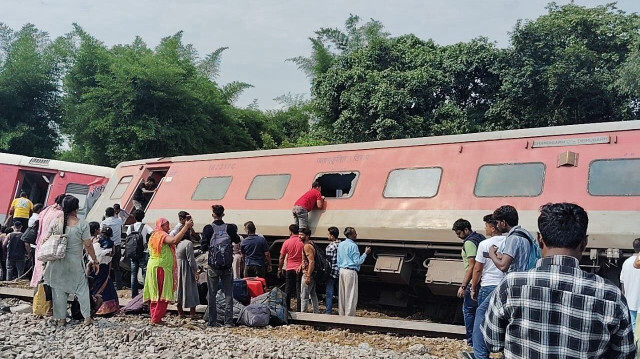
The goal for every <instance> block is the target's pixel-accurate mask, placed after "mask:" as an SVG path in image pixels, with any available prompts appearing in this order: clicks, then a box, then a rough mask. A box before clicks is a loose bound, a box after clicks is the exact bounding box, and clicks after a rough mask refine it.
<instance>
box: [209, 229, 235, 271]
mask: <svg viewBox="0 0 640 359" xmlns="http://www.w3.org/2000/svg"><path fill="white" fill-rule="evenodd" d="M211 227H212V228H213V235H212V236H211V241H210V242H209V267H211V268H213V269H228V268H231V266H232V264H233V244H232V243H231V237H230V236H229V233H227V224H226V223H223V224H220V225H217V224H212V225H211Z"/></svg>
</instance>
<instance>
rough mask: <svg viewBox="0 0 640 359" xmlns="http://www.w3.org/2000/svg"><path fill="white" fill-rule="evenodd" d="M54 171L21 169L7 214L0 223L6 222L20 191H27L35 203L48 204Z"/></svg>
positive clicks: (16, 178)
mask: <svg viewBox="0 0 640 359" xmlns="http://www.w3.org/2000/svg"><path fill="white" fill-rule="evenodd" d="M54 175H55V174H54V173H48V172H34V171H25V170H19V171H18V173H17V175H16V177H15V184H14V186H13V188H12V189H13V192H12V194H13V196H12V197H11V198H10V199H9V202H8V203H7V215H6V217H5V218H2V221H1V222H0V223H4V222H5V221H6V218H7V217H8V216H9V209H10V208H11V202H13V199H14V198H17V197H18V196H19V195H20V192H25V193H26V194H27V197H28V198H29V200H30V201H31V202H32V203H33V204H36V203H42V204H46V203H47V199H48V198H49V192H50V191H51V184H52V183H53V178H54Z"/></svg>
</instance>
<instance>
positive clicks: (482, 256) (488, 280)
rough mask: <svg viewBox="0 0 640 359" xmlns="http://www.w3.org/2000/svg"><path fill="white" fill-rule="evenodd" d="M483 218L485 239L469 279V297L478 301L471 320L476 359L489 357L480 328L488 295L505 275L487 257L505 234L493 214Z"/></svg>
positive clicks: (480, 246)
mask: <svg viewBox="0 0 640 359" xmlns="http://www.w3.org/2000/svg"><path fill="white" fill-rule="evenodd" d="M483 220H484V230H485V233H486V235H487V239H485V240H484V241H482V242H480V244H478V254H476V258H475V259H476V264H475V266H474V267H473V277H472V279H471V298H472V299H474V300H477V301H478V308H477V309H476V316H475V319H474V322H473V354H474V356H475V358H476V359H483V358H489V351H488V350H487V345H486V343H485V342H484V337H483V336H482V331H481V330H480V328H481V327H482V323H484V316H485V313H486V312H487V308H488V307H489V297H490V296H491V294H492V293H493V291H494V290H495V289H496V286H497V285H498V284H500V282H501V281H502V278H504V276H505V273H504V272H503V271H501V270H500V269H498V267H496V265H495V264H494V263H493V261H492V260H491V259H490V258H489V251H490V249H491V247H493V246H495V247H500V246H501V245H502V243H503V242H504V240H505V238H506V236H504V235H502V233H501V232H500V230H498V221H496V220H495V219H494V218H493V214H488V215H486V216H484V218H483Z"/></svg>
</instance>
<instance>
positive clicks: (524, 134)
mask: <svg viewBox="0 0 640 359" xmlns="http://www.w3.org/2000/svg"><path fill="white" fill-rule="evenodd" d="M637 129H640V121H618V122H604V123H592V124H581V125H568V126H554V127H538V128H527V129H519V130H507V131H496V132H478V133H469V134H464V135H448V136H433V137H418V138H407V139H398V140H385V141H372V142H359V143H346V144H340V145H327V146H315V147H295V148H282V149H275V150H256V151H242V152H226V153H213V154H204V155H192V156H177V157H160V158H149V159H141V160H135V161H128V162H122V163H120V164H119V165H118V167H122V166H134V165H141V164H146V163H156V162H157V163H164V162H192V161H207V160H215V159H231V158H247V157H266V156H282V155H293V154H305V153H322V152H341V151H357V150H368V149H377V148H393V147H411V146H424V145H436V144H445V143H463V142H481V141H495V140H506V139H517V138H532V137H547V136H561V135H575V134H587V133H599V132H614V131H628V130H637Z"/></svg>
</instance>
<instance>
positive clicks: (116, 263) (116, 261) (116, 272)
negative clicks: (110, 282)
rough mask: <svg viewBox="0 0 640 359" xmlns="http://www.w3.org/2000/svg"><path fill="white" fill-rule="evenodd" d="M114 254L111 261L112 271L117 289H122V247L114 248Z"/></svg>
mask: <svg viewBox="0 0 640 359" xmlns="http://www.w3.org/2000/svg"><path fill="white" fill-rule="evenodd" d="M113 249H114V253H113V259H111V263H112V264H111V269H112V270H113V277H114V279H115V283H116V285H115V286H116V289H117V290H120V289H122V272H121V271H120V256H121V255H122V250H121V245H117V246H113Z"/></svg>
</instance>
